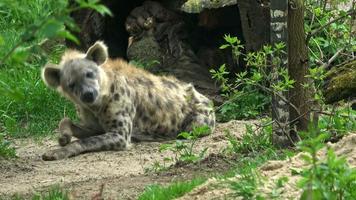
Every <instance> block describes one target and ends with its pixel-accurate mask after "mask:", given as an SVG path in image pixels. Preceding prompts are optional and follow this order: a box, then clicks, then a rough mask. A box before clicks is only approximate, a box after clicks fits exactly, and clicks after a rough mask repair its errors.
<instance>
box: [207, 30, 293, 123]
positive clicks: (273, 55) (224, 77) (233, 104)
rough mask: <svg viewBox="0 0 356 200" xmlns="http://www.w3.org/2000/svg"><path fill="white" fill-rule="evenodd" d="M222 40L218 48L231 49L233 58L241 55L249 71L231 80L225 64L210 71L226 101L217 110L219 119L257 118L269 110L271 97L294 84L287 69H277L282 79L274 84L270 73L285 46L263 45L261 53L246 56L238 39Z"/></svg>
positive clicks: (278, 44) (277, 62) (278, 60)
mask: <svg viewBox="0 0 356 200" xmlns="http://www.w3.org/2000/svg"><path fill="white" fill-rule="evenodd" d="M224 39H225V41H226V42H227V44H224V45H222V46H220V49H226V48H231V49H232V50H231V51H232V54H233V55H234V57H235V58H236V59H238V58H239V57H240V56H243V57H244V60H245V61H246V65H247V67H248V72H247V71H245V72H241V73H237V74H236V76H235V78H234V80H230V78H229V74H230V72H228V71H226V66H225V64H223V65H221V66H220V67H219V69H217V70H215V69H212V70H210V72H211V74H212V77H213V78H214V79H215V80H216V81H218V82H219V83H220V85H221V91H222V93H223V94H222V95H223V96H224V97H225V98H226V102H224V103H223V104H222V105H221V106H220V107H219V108H218V111H219V115H218V117H219V119H221V120H222V121H227V120H230V119H241V118H253V117H256V116H258V115H260V114H261V113H262V112H263V111H264V110H266V108H268V106H269V105H270V103H271V96H272V95H274V94H276V93H277V92H283V91H286V90H287V89H289V88H292V87H293V84H294V82H295V81H294V80H291V79H290V78H289V76H288V72H287V71H286V69H283V68H278V71H277V74H278V76H280V77H281V80H280V81H278V82H275V81H273V79H274V78H273V76H272V74H271V73H270V71H271V67H272V66H275V65H279V64H280V62H281V60H280V56H281V55H282V54H285V52H284V50H283V49H284V48H285V45H284V44H283V43H277V44H274V45H273V46H270V45H265V46H264V47H263V48H262V49H261V50H260V51H257V52H248V53H247V54H245V53H243V52H242V49H244V47H243V45H241V41H240V40H238V39H237V37H231V36H230V35H225V37H224Z"/></svg>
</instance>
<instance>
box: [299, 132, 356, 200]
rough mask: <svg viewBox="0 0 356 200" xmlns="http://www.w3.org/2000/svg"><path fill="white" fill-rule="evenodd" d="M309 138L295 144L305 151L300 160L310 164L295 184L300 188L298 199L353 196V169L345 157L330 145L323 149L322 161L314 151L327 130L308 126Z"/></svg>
mask: <svg viewBox="0 0 356 200" xmlns="http://www.w3.org/2000/svg"><path fill="white" fill-rule="evenodd" d="M306 134H308V135H309V136H310V138H309V139H307V140H304V141H302V142H301V143H300V144H299V148H300V149H301V150H302V151H303V152H306V153H307V154H305V155H303V159H304V161H305V162H306V163H307V164H309V165H311V167H310V168H309V167H308V168H307V169H304V170H303V171H302V173H301V176H302V177H303V178H302V179H301V181H300V182H299V183H298V186H299V187H300V188H302V189H303V193H302V195H301V199H355V198H356V192H355V190H354V188H355V187H356V181H355V180H356V169H352V168H351V167H350V166H349V165H348V163H347V161H346V159H345V158H338V157H337V156H336V155H335V153H334V151H333V149H331V148H329V149H328V150H327V155H326V161H321V160H320V158H319V157H318V154H317V153H318V151H319V150H320V149H321V148H323V147H324V146H325V145H324V141H325V140H326V139H327V138H328V137H329V134H328V133H327V132H321V131H320V130H319V129H318V128H315V127H312V126H310V128H309V132H308V133H306Z"/></svg>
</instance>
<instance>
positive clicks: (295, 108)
mask: <svg viewBox="0 0 356 200" xmlns="http://www.w3.org/2000/svg"><path fill="white" fill-rule="evenodd" d="M254 85H256V86H258V87H260V88H261V89H262V90H265V91H266V92H269V93H271V94H273V95H276V96H278V97H279V98H280V99H282V101H284V102H285V103H287V104H288V105H290V106H291V107H292V108H293V109H294V110H295V111H296V112H297V114H298V115H300V111H299V109H298V108H297V107H296V106H295V105H294V104H293V103H291V102H290V101H288V100H287V99H286V98H285V97H284V96H283V95H281V94H279V93H278V92H275V91H273V90H271V89H270V88H267V87H265V86H263V85H260V84H258V83H254Z"/></svg>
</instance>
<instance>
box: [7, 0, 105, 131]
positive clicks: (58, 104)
mask: <svg viewBox="0 0 356 200" xmlns="http://www.w3.org/2000/svg"><path fill="white" fill-rule="evenodd" d="M84 8H88V9H94V10H95V11H97V12H99V13H101V14H111V13H110V11H109V10H108V9H107V8H106V7H105V6H103V5H101V4H99V1H97V0H76V1H75V2H73V3H71V4H70V5H69V3H68V1H67V0H60V1H46V0H36V1H26V0H20V1H12V0H3V1H1V3H0V92H1V94H2V95H1V96H0V102H1V103H0V131H1V132H4V133H7V134H8V135H9V136H28V135H30V134H34V135H43V134H48V133H49V132H51V131H52V130H54V128H55V127H56V126H57V123H58V121H59V120H60V118H61V117H62V116H63V115H69V116H70V117H74V108H73V106H72V105H71V104H69V103H68V102H66V101H64V99H63V98H61V97H59V96H58V94H56V93H55V92H53V91H49V90H48V89H47V88H46V87H45V85H44V84H43V83H42V81H41V76H40V67H41V66H43V65H44V64H45V63H46V62H48V61H49V60H51V61H52V62H57V61H58V59H59V55H60V54H61V53H62V52H63V50H64V46H63V45H61V44H60V43H61V42H60V41H63V39H67V40H72V41H74V42H78V40H77V38H75V36H74V35H73V34H72V33H71V32H73V31H79V29H78V28H77V26H76V24H75V23H74V20H73V19H72V18H71V17H70V16H69V13H70V12H71V11H74V10H79V9H84ZM48 52H50V53H48ZM48 111H50V112H48Z"/></svg>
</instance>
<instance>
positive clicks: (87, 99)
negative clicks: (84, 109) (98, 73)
mask: <svg viewBox="0 0 356 200" xmlns="http://www.w3.org/2000/svg"><path fill="white" fill-rule="evenodd" d="M95 98H96V93H95V92H93V91H89V92H85V93H84V94H83V95H82V98H81V100H82V101H83V102H84V103H93V102H94V100H95Z"/></svg>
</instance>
